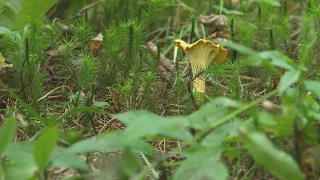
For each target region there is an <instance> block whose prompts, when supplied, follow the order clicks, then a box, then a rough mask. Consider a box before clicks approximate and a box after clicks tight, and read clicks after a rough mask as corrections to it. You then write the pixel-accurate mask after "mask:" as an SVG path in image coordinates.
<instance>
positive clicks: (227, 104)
mask: <svg viewBox="0 0 320 180" xmlns="http://www.w3.org/2000/svg"><path fill="white" fill-rule="evenodd" d="M241 105H242V104H241V103H239V102H237V101H234V100H231V99H229V98H226V97H217V98H215V99H214V100H212V101H211V102H209V103H207V104H205V105H203V106H202V107H201V108H200V109H199V110H197V111H196V112H194V113H192V114H191V115H189V116H187V120H188V122H189V126H190V127H193V128H196V129H200V130H206V129H208V127H210V124H212V123H214V122H215V121H217V120H219V119H220V118H222V117H223V116H225V115H227V114H229V113H230V112H231V111H233V110H234V109H235V108H239V107H241Z"/></svg>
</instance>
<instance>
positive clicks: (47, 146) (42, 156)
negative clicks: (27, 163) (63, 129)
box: [33, 126, 59, 173]
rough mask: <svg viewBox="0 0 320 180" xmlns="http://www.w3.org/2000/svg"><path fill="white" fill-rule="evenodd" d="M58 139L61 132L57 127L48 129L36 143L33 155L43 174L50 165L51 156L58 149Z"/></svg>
mask: <svg viewBox="0 0 320 180" xmlns="http://www.w3.org/2000/svg"><path fill="white" fill-rule="evenodd" d="M58 137H59V131H58V129H57V128H56V127H54V126H51V127H47V129H46V130H45V131H44V132H43V133H42V135H41V136H40V137H39V139H38V140H37V142H36V143H35V147H34V151H33V155H34V158H35V161H36V163H37V166H38V168H39V170H40V172H41V173H42V172H43V171H44V170H45V168H46V167H47V165H48V163H49V160H50V157H51V154H52V152H53V150H54V148H55V147H56V144H57V141H58Z"/></svg>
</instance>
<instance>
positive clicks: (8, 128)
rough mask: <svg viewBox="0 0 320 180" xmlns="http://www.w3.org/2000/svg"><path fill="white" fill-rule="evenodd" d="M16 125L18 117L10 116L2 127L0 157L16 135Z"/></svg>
mask: <svg viewBox="0 0 320 180" xmlns="http://www.w3.org/2000/svg"><path fill="white" fill-rule="evenodd" d="M16 125H17V122H16V118H15V117H10V118H8V119H7V120H6V122H5V123H4V124H3V125H2V126H1V127H0V158H1V156H2V154H3V153H4V152H5V150H6V148H7V147H8V146H9V144H10V143H11V141H12V140H13V139H14V136H15V135H16V131H17V127H16Z"/></svg>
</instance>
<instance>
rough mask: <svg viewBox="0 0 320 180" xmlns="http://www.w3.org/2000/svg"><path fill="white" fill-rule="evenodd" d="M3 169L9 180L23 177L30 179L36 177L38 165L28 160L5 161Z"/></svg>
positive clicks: (33, 179)
mask: <svg viewBox="0 0 320 180" xmlns="http://www.w3.org/2000/svg"><path fill="white" fill-rule="evenodd" d="M3 169H4V172H5V178H6V179H7V180H20V179H21V178H22V177H23V179H28V180H35V179H36V177H35V174H36V172H37V166H35V165H34V164H30V162H28V161H25V162H23V161H20V162H10V161H9V162H4V163H3Z"/></svg>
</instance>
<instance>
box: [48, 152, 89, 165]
mask: <svg viewBox="0 0 320 180" xmlns="http://www.w3.org/2000/svg"><path fill="white" fill-rule="evenodd" d="M51 162H52V163H51V166H53V167H64V168H74V169H80V170H89V167H88V165H87V164H86V163H85V162H84V161H83V160H81V159H79V157H78V156H77V154H76V153H70V152H68V151H67V150H66V149H64V148H61V147H56V148H55V150H54V151H53V153H52V157H51Z"/></svg>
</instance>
